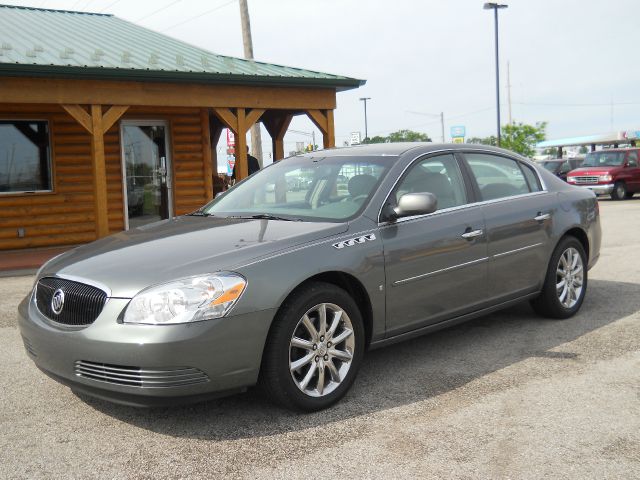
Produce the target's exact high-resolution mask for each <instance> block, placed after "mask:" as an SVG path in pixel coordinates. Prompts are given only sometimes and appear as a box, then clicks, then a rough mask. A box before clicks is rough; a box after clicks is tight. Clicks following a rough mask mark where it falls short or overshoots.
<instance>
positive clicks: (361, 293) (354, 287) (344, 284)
mask: <svg viewBox="0 0 640 480" xmlns="http://www.w3.org/2000/svg"><path fill="white" fill-rule="evenodd" d="M312 282H324V283H329V284H332V285H335V286H336V287H339V288H341V289H343V290H345V291H346V292H347V293H348V294H349V295H350V296H351V298H353V300H354V301H355V302H356V305H357V306H358V309H359V310H360V314H361V315H362V323H363V324H364V330H365V345H366V348H368V347H369V343H370V342H371V338H372V335H373V306H372V303H371V298H370V297H369V294H368V292H367V289H366V288H365V287H364V285H363V284H362V282H361V281H360V280H358V279H357V278H356V277H355V276H353V275H352V274H350V273H346V272H342V271H339V270H330V271H326V272H320V273H316V274H315V275H313V276H311V277H309V278H307V279H306V280H304V281H302V282H300V283H299V284H298V285H296V286H295V287H294V288H292V289H291V291H289V292H288V293H287V295H286V296H285V297H284V299H283V301H282V303H281V304H280V306H279V307H278V312H277V313H276V315H275V317H277V316H278V313H280V310H281V309H282V306H283V305H284V302H285V301H286V299H287V298H289V296H290V295H291V294H292V293H293V292H295V291H297V290H298V289H300V288H301V287H303V286H304V285H307V284H309V283H312Z"/></svg>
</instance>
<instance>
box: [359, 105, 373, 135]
mask: <svg viewBox="0 0 640 480" xmlns="http://www.w3.org/2000/svg"><path fill="white" fill-rule="evenodd" d="M360 100H361V101H363V102H364V138H365V140H366V139H367V138H369V131H368V130H367V100H371V97H361V98H360Z"/></svg>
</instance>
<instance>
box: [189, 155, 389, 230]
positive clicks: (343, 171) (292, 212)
mask: <svg viewBox="0 0 640 480" xmlns="http://www.w3.org/2000/svg"><path fill="white" fill-rule="evenodd" d="M392 163H393V159H392V158H390V157H381V156H377V157H353V156H348V157H347V156H345V157H341V156H335V157H309V156H303V157H292V158H288V159H286V160H282V161H280V162H277V163H275V164H273V165H270V166H269V167H267V168H265V169H263V170H261V171H259V172H258V173H255V174H254V175H252V176H250V177H249V178H247V179H246V180H244V181H243V182H241V183H239V184H238V185H236V186H235V187H233V188H232V189H230V190H228V191H227V192H225V193H224V194H223V195H220V196H219V197H218V198H216V199H214V200H213V201H212V202H210V203H209V204H207V205H206V206H205V207H203V208H202V209H201V210H200V211H199V212H198V214H200V215H214V216H216V217H248V218H270V217H277V218H279V219H283V220H305V221H328V222H338V221H345V220H348V219H351V218H353V217H355V216H356V215H357V214H358V213H359V212H360V211H361V210H363V209H364V207H365V205H366V204H367V202H368V200H369V198H370V197H371V195H373V193H374V192H375V190H376V188H377V186H378V184H379V183H380V181H381V180H382V177H383V176H384V174H385V173H386V172H387V170H388V169H389V167H390V166H391V164H392Z"/></svg>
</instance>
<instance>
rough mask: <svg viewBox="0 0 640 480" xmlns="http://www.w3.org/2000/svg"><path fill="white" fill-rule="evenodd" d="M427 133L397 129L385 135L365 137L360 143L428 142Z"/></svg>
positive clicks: (429, 139)
mask: <svg viewBox="0 0 640 480" xmlns="http://www.w3.org/2000/svg"><path fill="white" fill-rule="evenodd" d="M430 141H431V138H429V135H427V134H426V133H422V132H414V131H413V130H398V131H397V132H393V133H390V134H389V135H387V136H386V137H382V136H380V135H376V136H375V137H372V138H368V137H367V138H365V139H364V140H363V142H362V143H396V142H430Z"/></svg>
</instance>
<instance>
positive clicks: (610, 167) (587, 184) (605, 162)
mask: <svg viewBox="0 0 640 480" xmlns="http://www.w3.org/2000/svg"><path fill="white" fill-rule="evenodd" d="M639 157H640V148H625V149H622V148H616V149H610V150H601V151H599V152H591V153H588V154H587V156H586V157H585V160H584V162H583V164H582V165H581V167H580V168H578V169H576V170H572V171H571V172H569V173H568V174H567V182H568V183H570V184H572V185H577V186H579V187H584V188H588V189H589V190H592V191H593V192H594V193H596V194H597V195H611V198H612V199H613V200H623V199H626V198H631V197H633V194H634V193H638V192H640V166H639V165H638V163H639Z"/></svg>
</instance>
